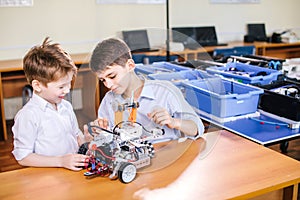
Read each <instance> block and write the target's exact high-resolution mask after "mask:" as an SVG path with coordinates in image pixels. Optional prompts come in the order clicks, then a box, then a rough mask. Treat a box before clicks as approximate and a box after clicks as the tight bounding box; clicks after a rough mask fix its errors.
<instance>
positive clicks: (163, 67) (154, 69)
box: [135, 62, 192, 75]
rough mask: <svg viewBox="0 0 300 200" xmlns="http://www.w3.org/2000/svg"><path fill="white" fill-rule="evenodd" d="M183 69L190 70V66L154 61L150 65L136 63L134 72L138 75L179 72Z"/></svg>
mask: <svg viewBox="0 0 300 200" xmlns="http://www.w3.org/2000/svg"><path fill="white" fill-rule="evenodd" d="M184 70H192V69H191V68H188V67H184V66H180V65H176V64H172V63H169V62H154V63H152V64H150V65H143V64H136V67H135V72H136V73H137V74H138V75H140V74H142V75H149V74H157V73H170V72H179V71H184Z"/></svg>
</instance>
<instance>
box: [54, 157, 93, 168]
mask: <svg viewBox="0 0 300 200" xmlns="http://www.w3.org/2000/svg"><path fill="white" fill-rule="evenodd" d="M88 160H89V156H86V155H82V154H66V155H64V156H62V157H61V161H60V162H61V167H64V168H67V169H70V170H73V171H79V170H82V169H83V168H84V166H86V163H87V162H88Z"/></svg>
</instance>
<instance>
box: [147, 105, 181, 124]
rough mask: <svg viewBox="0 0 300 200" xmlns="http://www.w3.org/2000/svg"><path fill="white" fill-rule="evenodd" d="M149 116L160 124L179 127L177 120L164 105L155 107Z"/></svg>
mask: <svg viewBox="0 0 300 200" xmlns="http://www.w3.org/2000/svg"><path fill="white" fill-rule="evenodd" d="M147 115H148V117H149V118H150V119H151V120H153V122H155V123H156V124H159V125H160V126H164V125H166V126H167V127H168V128H171V129H173V128H177V126H178V124H177V120H176V119H174V118H173V117H171V115H170V114H169V112H168V111H167V110H166V109H165V108H162V107H155V108H154V109H153V110H152V112H151V113H148V114H147Z"/></svg>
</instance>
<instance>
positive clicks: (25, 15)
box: [0, 0, 300, 60]
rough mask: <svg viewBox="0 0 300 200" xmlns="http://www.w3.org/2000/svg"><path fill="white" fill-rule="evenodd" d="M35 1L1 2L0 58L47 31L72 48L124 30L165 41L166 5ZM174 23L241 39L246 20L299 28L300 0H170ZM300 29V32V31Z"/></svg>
mask: <svg viewBox="0 0 300 200" xmlns="http://www.w3.org/2000/svg"><path fill="white" fill-rule="evenodd" d="M33 2H34V6H33V7H0V26H1V33H0V36H1V37H0V60H6V59H14V58H22V57H23V56H24V55H25V53H26V52H27V51H28V49H29V48H30V47H31V46H33V45H36V44H40V43H41V42H42V40H43V39H44V38H45V37H46V36H50V37H51V39H52V40H53V41H55V42H59V43H61V44H62V45H63V47H64V48H65V49H66V50H67V51H68V52H69V53H81V52H91V50H92V49H93V48H94V46H95V45H96V43H97V42H98V41H99V40H101V39H104V38H107V37H111V36H115V35H116V34H117V33H118V32H119V31H121V30H129V29H140V28H149V30H150V31H149V32H150V34H149V35H150V42H151V44H153V45H157V44H159V43H161V42H163V41H164V35H165V30H164V28H165V27H166V12H165V11H166V6H165V5H137V4H129V5H97V4H96V0H51V1H50V0H34V1H33ZM169 5H170V27H172V26H186V25H197V26H201V25H215V26H216V28H217V33H218V36H219V40H220V41H221V42H227V41H233V40H242V39H243V35H244V34H245V31H246V30H245V25H246V24H247V23H250V22H251V23H252V22H262V23H265V24H266V29H267V33H268V34H271V33H272V32H273V31H276V30H282V29H286V28H293V30H294V31H296V32H297V33H298V32H299V30H300V16H299V11H298V10H299V8H300V1H299V0H260V3H259V4H210V0H169ZM298 35H299V33H298Z"/></svg>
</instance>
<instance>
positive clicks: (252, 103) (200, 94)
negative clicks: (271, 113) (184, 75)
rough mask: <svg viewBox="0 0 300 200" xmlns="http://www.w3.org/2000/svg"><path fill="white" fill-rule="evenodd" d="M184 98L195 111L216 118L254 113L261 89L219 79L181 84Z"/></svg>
mask: <svg viewBox="0 0 300 200" xmlns="http://www.w3.org/2000/svg"><path fill="white" fill-rule="evenodd" d="M182 85H183V87H184V88H185V94H184V95H185V98H186V100H187V101H188V102H189V103H190V105H191V106H193V107H194V108H196V109H199V110H200V111H204V112H206V113H208V114H212V115H214V116H217V117H221V118H225V117H233V116H241V115H245V114H250V113H255V112H256V110H257V106H258V100H259V95H260V94H262V93H263V92H264V90H263V89H260V88H258V87H254V86H251V85H246V84H243V83H239V82H237V81H230V80H227V79H221V78H210V79H203V80H193V81H186V82H182Z"/></svg>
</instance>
